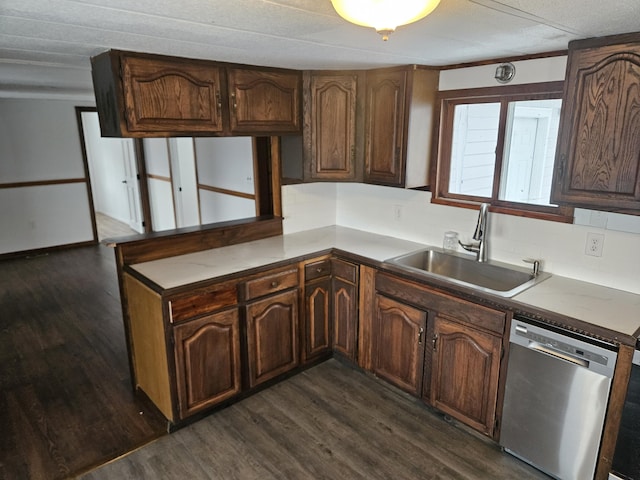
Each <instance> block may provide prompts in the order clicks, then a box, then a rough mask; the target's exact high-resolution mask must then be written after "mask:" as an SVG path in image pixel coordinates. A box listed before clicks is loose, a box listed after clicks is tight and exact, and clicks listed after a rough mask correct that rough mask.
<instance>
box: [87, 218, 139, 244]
mask: <svg viewBox="0 0 640 480" xmlns="http://www.w3.org/2000/svg"><path fill="white" fill-rule="evenodd" d="M96 227H97V229H98V240H100V241H102V240H105V239H107V238H109V239H111V238H117V237H126V236H129V235H136V234H137V233H138V232H136V231H135V230H134V229H133V228H131V227H130V226H129V225H127V224H126V223H123V222H121V221H119V220H116V219H115V218H112V217H110V216H108V215H105V214H104V213H101V212H96Z"/></svg>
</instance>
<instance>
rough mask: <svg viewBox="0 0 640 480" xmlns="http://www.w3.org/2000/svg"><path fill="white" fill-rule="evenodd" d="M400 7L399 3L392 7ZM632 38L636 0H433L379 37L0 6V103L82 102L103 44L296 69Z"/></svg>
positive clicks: (320, 15) (54, 0)
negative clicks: (436, 0)
mask: <svg viewBox="0 0 640 480" xmlns="http://www.w3.org/2000/svg"><path fill="white" fill-rule="evenodd" d="M398 1H400V0H398ZM635 31H640V0H611V1H609V2H603V1H602V0H535V1H530V0H500V1H498V0H441V3H440V6H438V8H437V9H436V10H435V11H434V12H433V13H432V14H431V15H429V16H428V17H427V18H425V19H423V20H421V21H419V22H417V23H415V24H412V25H407V26H404V27H400V28H399V29H398V30H397V31H396V33H394V34H393V35H392V36H391V38H390V39H389V41H388V42H383V41H382V40H381V39H380V37H379V36H378V35H377V34H376V33H375V32H374V31H373V30H372V29H368V28H363V27H358V26H355V25H352V24H349V23H347V22H345V21H344V20H342V19H341V18H340V17H339V16H338V15H337V14H336V13H335V11H334V10H333V7H332V6H331V2H330V0H226V1H223V0H136V1H131V0H0V96H48V97H66V96H74V97H78V98H83V97H84V98H87V99H89V98H91V96H92V87H91V77H90V64H89V59H90V57H91V56H92V55H96V54H97V53H100V52H102V51H104V50H107V49H110V48H116V49H122V50H134V51H140V52H151V53H161V54H167V55H177V56H183V57H190V58H204V59H212V60H221V61H229V62H236V63H247V64H253V65H271V66H279V67H291V68H301V69H323V68H368V67H375V66H390V65H398V64H408V63H418V64H425V65H451V64H458V63H463V62H470V61H476V60H483V59H488V58H500V57H509V56H517V55H523V54H530V53H539V52H547V51H554V50H562V49H565V48H567V43H568V42H569V41H570V40H574V39H577V38H587V37H594V36H602V35H609V34H615V33H626V32H635Z"/></svg>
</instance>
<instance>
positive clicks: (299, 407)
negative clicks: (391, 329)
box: [81, 360, 548, 480]
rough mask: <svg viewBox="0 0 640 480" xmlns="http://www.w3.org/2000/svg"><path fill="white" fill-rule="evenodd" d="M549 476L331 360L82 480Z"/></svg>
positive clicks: (527, 479)
mask: <svg viewBox="0 0 640 480" xmlns="http://www.w3.org/2000/svg"><path fill="white" fill-rule="evenodd" d="M115 478H117V479H120V480H133V479H136V480H139V479H149V480H151V479H154V480H158V479H167V480H169V479H171V480H172V479H187V478H188V479H189V480H200V479H202V480H204V479H216V480H218V479H219V480H222V479H224V480H226V479H237V480H252V479H261V480H267V479H274V480H275V479H278V480H280V479H314V480H315V479H344V480H351V479H367V480H375V479H380V480H383V479H384V480H386V479H394V480H403V479H421V480H534V479H547V480H548V477H547V476H545V475H543V474H542V473H540V472H538V471H536V470H534V469H533V468H531V467H529V466H528V465H526V464H525V463H523V462H520V461H519V460H517V459H515V458H514V457H512V456H510V455H508V454H506V453H503V452H502V451H501V450H500V448H499V447H498V446H497V445H496V444H494V443H492V442H490V441H489V440H487V439H485V438H481V437H480V436H479V435H477V434H475V433H471V432H469V431H468V430H466V429H464V428H460V427H459V426H454V425H452V424H450V423H448V422H446V421H445V420H444V419H443V418H442V416H441V415H439V414H437V413H435V412H433V411H431V410H429V409H428V408H426V407H425V406H424V405H423V404H422V403H421V402H420V401H419V400H418V399H415V398H413V397H410V396H408V395H405V394H403V393H401V392H399V391H398V390H396V389H394V388H393V387H390V386H387V385H385V384H384V383H382V382H381V381H380V380H378V379H375V378H373V377H371V376H370V375H368V374H365V373H363V372H361V371H359V370H354V369H352V368H350V367H348V366H345V365H342V364H341V363H339V362H338V361H336V360H329V361H328V362H325V363H323V364H321V365H318V366H316V367H314V368H312V369H310V370H307V371H305V372H303V373H300V374H298V375H296V376H294V377H292V378H290V379H288V380H285V381H284V382H281V383H279V384H277V385H275V386H273V387H270V388H269V389H267V390H264V391H262V392H260V393H258V394H256V395H254V396H252V397H249V398H247V399H244V400H242V401H241V402H239V403H236V404H234V405H232V406H230V407H228V408H226V409H224V410H221V411H219V412H216V413H215V414H213V415H210V416H208V417H206V418H204V419H202V420H200V421H198V422H197V423H194V424H192V425H190V426H188V427H185V428H183V429H181V430H178V431H177V432H175V433H173V434H171V435H170V436H165V437H162V438H160V439H158V440H156V441H155V442H153V443H151V444H149V445H147V446H145V447H143V448H141V449H140V450H137V451H136V452H133V453H131V454H130V455H128V456H126V457H123V458H121V459H118V460H116V461H115V462H112V463H110V464H107V465H104V466H102V467H100V468H98V469H97V470H95V471H93V472H90V473H88V474H86V475H84V476H82V477H81V480H111V479H115Z"/></svg>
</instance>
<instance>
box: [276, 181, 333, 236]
mask: <svg viewBox="0 0 640 480" xmlns="http://www.w3.org/2000/svg"><path fill="white" fill-rule="evenodd" d="M336 193H337V185H336V184H335V183H330V182H326V183H306V184H298V185H287V186H283V187H282V216H283V217H284V220H283V222H282V229H283V231H284V233H294V232H299V231H302V230H309V229H311V228H320V227H327V226H329V225H335V224H336V212H337V210H338V206H337V195H336Z"/></svg>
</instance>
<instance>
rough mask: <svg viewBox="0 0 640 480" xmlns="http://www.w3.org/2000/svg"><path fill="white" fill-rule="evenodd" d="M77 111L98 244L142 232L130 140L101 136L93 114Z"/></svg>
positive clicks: (86, 109)
mask: <svg viewBox="0 0 640 480" xmlns="http://www.w3.org/2000/svg"><path fill="white" fill-rule="evenodd" d="M77 110H78V122H79V128H80V132H81V137H82V141H83V142H84V151H85V155H86V162H87V168H88V173H89V180H90V184H91V197H92V201H91V203H92V205H93V213H94V217H95V222H96V230H97V236H98V241H103V240H105V239H107V238H109V239H110V238H118V237H123V236H129V235H136V234H139V233H144V231H145V229H144V222H143V218H142V207H141V199H140V189H139V181H138V178H139V177H138V169H137V159H136V151H135V145H134V141H133V140H132V139H124V138H106V137H102V136H101V133H100V123H99V121H98V113H97V111H96V110H95V109H92V108H78V109H77Z"/></svg>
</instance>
